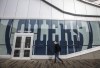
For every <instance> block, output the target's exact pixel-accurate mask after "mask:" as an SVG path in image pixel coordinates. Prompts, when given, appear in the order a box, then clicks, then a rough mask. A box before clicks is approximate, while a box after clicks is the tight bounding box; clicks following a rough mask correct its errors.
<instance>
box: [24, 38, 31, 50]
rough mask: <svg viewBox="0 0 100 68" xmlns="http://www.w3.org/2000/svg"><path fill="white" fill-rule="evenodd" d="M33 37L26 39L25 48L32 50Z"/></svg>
mask: <svg viewBox="0 0 100 68" xmlns="http://www.w3.org/2000/svg"><path fill="white" fill-rule="evenodd" d="M30 43H31V37H26V40H25V48H30Z"/></svg>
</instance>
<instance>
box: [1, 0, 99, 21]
mask: <svg viewBox="0 0 100 68" xmlns="http://www.w3.org/2000/svg"><path fill="white" fill-rule="evenodd" d="M47 1H48V2H50V3H52V4H54V5H55V6H57V7H59V8H60V9H62V10H64V11H67V12H71V13H76V14H87V15H100V8H97V7H94V6H90V5H87V4H84V3H81V2H79V1H77V0H47ZM0 18H1V19H10V18H12V19H58V20H59V19H60V20H100V18H86V17H76V16H71V15H67V14H63V13H61V12H59V11H58V10H56V9H54V8H52V7H50V6H49V5H47V4H45V3H44V2H42V1H41V0H0Z"/></svg>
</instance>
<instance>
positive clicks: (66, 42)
mask: <svg viewBox="0 0 100 68" xmlns="http://www.w3.org/2000/svg"><path fill="white" fill-rule="evenodd" d="M83 1H84V0H83ZM99 11H100V8H99V6H98V5H95V4H93V5H91V4H87V3H83V2H81V1H78V0H0V55H12V54H13V55H12V56H14V57H19V56H20V55H21V54H23V55H22V56H23V57H29V56H30V54H31V55H54V52H53V41H57V42H59V44H60V46H61V53H60V55H67V54H71V53H75V52H79V51H82V50H86V49H90V48H93V47H96V46H100V36H99V35H100V12H99ZM25 34H26V35H25ZM32 34H33V36H32ZM24 39H25V40H24Z"/></svg>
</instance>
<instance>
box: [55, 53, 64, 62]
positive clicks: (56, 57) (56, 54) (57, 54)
mask: <svg viewBox="0 0 100 68" xmlns="http://www.w3.org/2000/svg"><path fill="white" fill-rule="evenodd" d="M57 60H58V61H61V62H63V61H62V60H61V59H60V58H59V52H57V53H55V61H54V62H56V61H57Z"/></svg>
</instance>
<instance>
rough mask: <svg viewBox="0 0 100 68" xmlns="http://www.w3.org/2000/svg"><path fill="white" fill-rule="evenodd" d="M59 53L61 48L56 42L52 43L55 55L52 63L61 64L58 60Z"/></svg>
mask: <svg viewBox="0 0 100 68" xmlns="http://www.w3.org/2000/svg"><path fill="white" fill-rule="evenodd" d="M60 52H61V47H60V45H59V44H58V42H56V41H55V42H54V54H55V60H54V63H56V61H57V60H58V61H60V62H61V63H63V61H62V60H61V59H60V58H59V53H60Z"/></svg>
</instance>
